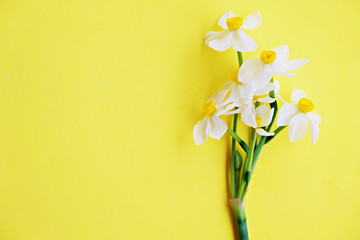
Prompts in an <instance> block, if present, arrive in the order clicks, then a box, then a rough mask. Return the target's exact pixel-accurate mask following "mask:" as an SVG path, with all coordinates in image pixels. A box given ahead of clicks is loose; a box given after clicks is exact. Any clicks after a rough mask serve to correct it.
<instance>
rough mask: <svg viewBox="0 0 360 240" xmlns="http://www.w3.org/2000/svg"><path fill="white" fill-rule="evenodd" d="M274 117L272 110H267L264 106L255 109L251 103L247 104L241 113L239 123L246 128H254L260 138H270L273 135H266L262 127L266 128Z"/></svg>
mask: <svg viewBox="0 0 360 240" xmlns="http://www.w3.org/2000/svg"><path fill="white" fill-rule="evenodd" d="M273 115H274V109H273V108H272V109H269V107H268V106H267V105H265V104H262V105H260V106H258V107H257V108H256V109H255V107H254V104H253V103H250V104H248V105H247V106H246V107H245V108H244V109H243V111H242V112H241V121H242V122H243V123H245V124H246V125H247V126H249V127H252V128H255V129H256V132H257V133H258V134H259V135H262V136H272V135H274V133H268V132H267V131H265V130H264V129H262V127H265V126H268V125H269V124H270V122H271V119H272V117H273Z"/></svg>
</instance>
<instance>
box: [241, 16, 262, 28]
mask: <svg viewBox="0 0 360 240" xmlns="http://www.w3.org/2000/svg"><path fill="white" fill-rule="evenodd" d="M260 25H261V15H260V12H257V13H253V14H250V15H249V16H247V17H246V18H245V19H244V21H243V24H242V26H241V28H243V29H245V30H251V29H255V28H258V27H259V26H260Z"/></svg>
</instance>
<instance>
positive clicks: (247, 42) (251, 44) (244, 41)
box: [233, 29, 257, 52]
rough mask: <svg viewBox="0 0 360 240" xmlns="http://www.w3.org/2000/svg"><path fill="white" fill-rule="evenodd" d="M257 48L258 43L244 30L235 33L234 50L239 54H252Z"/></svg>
mask: <svg viewBox="0 0 360 240" xmlns="http://www.w3.org/2000/svg"><path fill="white" fill-rule="evenodd" d="M256 48H257V44H256V42H255V41H254V40H253V39H252V38H251V37H249V36H248V35H247V34H246V33H245V32H244V31H243V30H241V29H238V30H236V31H234V46H233V49H234V50H236V51H238V52H252V51H255V50H256Z"/></svg>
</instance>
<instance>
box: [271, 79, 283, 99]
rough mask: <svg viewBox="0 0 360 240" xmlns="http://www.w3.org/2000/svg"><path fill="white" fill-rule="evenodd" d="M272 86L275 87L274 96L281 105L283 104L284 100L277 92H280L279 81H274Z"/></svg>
mask: <svg viewBox="0 0 360 240" xmlns="http://www.w3.org/2000/svg"><path fill="white" fill-rule="evenodd" d="M274 86H275V96H276V97H277V98H278V99H280V100H281V101H282V102H283V103H285V101H284V99H282V97H281V96H280V94H279V92H280V83H279V81H274Z"/></svg>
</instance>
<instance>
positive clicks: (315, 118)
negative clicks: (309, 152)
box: [306, 112, 321, 145]
mask: <svg viewBox="0 0 360 240" xmlns="http://www.w3.org/2000/svg"><path fill="white" fill-rule="evenodd" d="M306 116H307V118H308V119H309V125H310V133H311V143H312V144H313V145H314V144H315V143H316V140H317V139H318V137H319V124H320V122H321V117H320V115H319V114H314V113H310V112H309V113H307V114H306Z"/></svg>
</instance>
